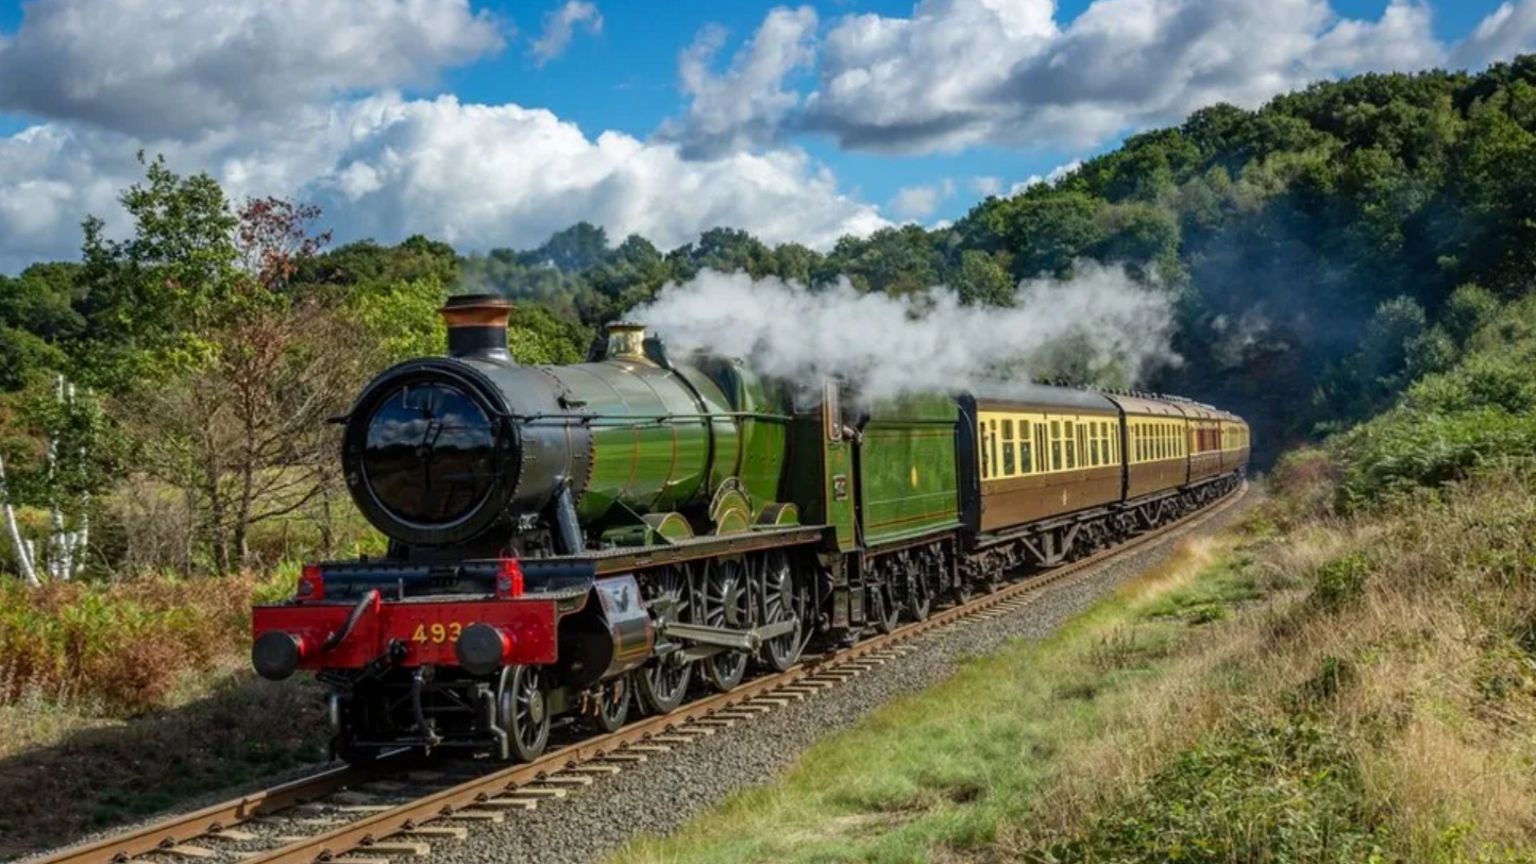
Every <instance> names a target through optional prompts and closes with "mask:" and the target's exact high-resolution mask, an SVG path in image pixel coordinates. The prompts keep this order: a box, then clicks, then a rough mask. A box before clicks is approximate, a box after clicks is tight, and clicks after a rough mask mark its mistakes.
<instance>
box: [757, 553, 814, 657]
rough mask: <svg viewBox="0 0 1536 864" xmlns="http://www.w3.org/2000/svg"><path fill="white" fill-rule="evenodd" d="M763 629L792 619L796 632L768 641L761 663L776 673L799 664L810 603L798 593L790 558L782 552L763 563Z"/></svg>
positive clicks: (805, 639) (800, 591) (802, 594)
mask: <svg viewBox="0 0 1536 864" xmlns="http://www.w3.org/2000/svg"><path fill="white" fill-rule="evenodd" d="M763 591H764V593H763V613H764V614H763V625H764V626H767V625H770V624H777V623H779V622H781V621H786V620H788V619H789V618H791V617H793V618H794V619H795V620H796V622H797V623H796V624H795V629H794V630H792V631H790V632H788V633H786V634H784V635H783V636H775V637H773V638H772V639H769V640H768V641H767V642H766V643H764V645H763V659H764V660H766V661H767V663H768V665H769V666H771V667H773V669H774V670H776V671H778V672H783V671H785V670H786V669H789V668H790V667H791V666H794V665H795V664H796V663H798V662H799V661H800V654H801V652H802V651H804V650H805V643H806V641H807V637H806V635H805V634H806V629H807V628H806V626H805V620H806V617H807V616H808V615H809V614H810V599H809V597H808V596H807V595H806V592H804V591H802V590H800V586H799V584H798V582H797V581H796V579H795V574H794V569H793V568H791V567H790V565H789V557H788V556H787V555H785V554H784V553H782V552H775V553H773V554H771V555H769V556H768V558H767V560H766V561H765V562H764V563H763Z"/></svg>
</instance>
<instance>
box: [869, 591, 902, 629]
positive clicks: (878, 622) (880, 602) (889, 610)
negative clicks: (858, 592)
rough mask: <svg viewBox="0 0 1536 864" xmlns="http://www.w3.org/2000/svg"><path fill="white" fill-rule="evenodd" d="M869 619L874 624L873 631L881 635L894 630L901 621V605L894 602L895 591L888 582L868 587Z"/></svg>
mask: <svg viewBox="0 0 1536 864" xmlns="http://www.w3.org/2000/svg"><path fill="white" fill-rule="evenodd" d="M868 596H869V617H870V620H872V621H873V622H874V624H875V629H877V630H879V631H880V632H881V633H890V632H891V631H893V630H895V629H896V625H897V623H898V622H899V621H900V620H901V604H900V603H899V602H897V600H896V594H895V591H893V590H892V586H891V583H890V581H889V580H882V581H880V582H877V583H875V584H874V585H871V586H869V595H868Z"/></svg>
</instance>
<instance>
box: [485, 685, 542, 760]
mask: <svg viewBox="0 0 1536 864" xmlns="http://www.w3.org/2000/svg"><path fill="white" fill-rule="evenodd" d="M497 705H498V707H499V708H500V714H501V717H500V718H499V719H500V720H501V726H502V728H503V729H505V730H506V731H507V744H508V745H509V749H510V750H511V754H512V758H513V759H514V760H516V761H518V762H532V761H533V760H535V759H537V758H539V756H540V755H542V754H543V753H544V747H545V746H546V745H548V744H549V703H548V701H547V700H546V699H545V693H544V673H543V672H542V671H540V669H539V667H537V666H509V667H507V668H506V669H504V670H502V675H501V693H500V697H499V699H498V702H497Z"/></svg>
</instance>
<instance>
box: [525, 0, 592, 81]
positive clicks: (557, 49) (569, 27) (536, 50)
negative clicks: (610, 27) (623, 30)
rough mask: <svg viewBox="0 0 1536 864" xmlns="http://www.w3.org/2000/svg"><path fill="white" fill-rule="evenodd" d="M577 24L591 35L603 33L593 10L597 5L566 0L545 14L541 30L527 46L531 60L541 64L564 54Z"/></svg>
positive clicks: (574, 33)
mask: <svg viewBox="0 0 1536 864" xmlns="http://www.w3.org/2000/svg"><path fill="white" fill-rule="evenodd" d="M577 27H580V28H582V29H584V30H586V31H587V32H588V33H591V34H597V33H601V32H603V14H602V13H601V12H599V11H597V4H595V3H587V2H584V0H567V2H566V3H565V5H563V6H561V7H560V8H559V9H556V10H554V11H553V12H550V13H549V14H547V15H545V16H544V32H543V33H542V34H540V36H539V38H537V39H535V40H534V41H533V44H532V45H531V46H529V53H531V54H532V55H533V60H534V62H535V63H537V64H538V65H540V66H543V65H544V64H545V63H548V62H549V61H551V60H553V59H555V58H556V57H559V56H560V55H562V54H564V53H565V49H566V48H568V47H570V44H571V39H572V37H574V36H575V35H576V28H577Z"/></svg>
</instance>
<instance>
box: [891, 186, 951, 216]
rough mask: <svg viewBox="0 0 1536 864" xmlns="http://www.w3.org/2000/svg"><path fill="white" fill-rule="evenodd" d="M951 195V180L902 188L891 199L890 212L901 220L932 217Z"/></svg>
mask: <svg viewBox="0 0 1536 864" xmlns="http://www.w3.org/2000/svg"><path fill="white" fill-rule="evenodd" d="M953 194H955V182H954V181H953V180H944V181H943V182H941V183H933V184H928V185H923V186H903V187H902V188H901V189H899V190H897V192H896V196H895V197H894V198H892V199H891V212H892V213H894V214H896V215H897V216H898V217H900V218H902V219H922V218H923V217H925V216H929V215H932V213H933V211H935V210H937V209H939V205H940V204H942V203H944V199H946V198H948V197H949V196H951V195H953Z"/></svg>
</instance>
